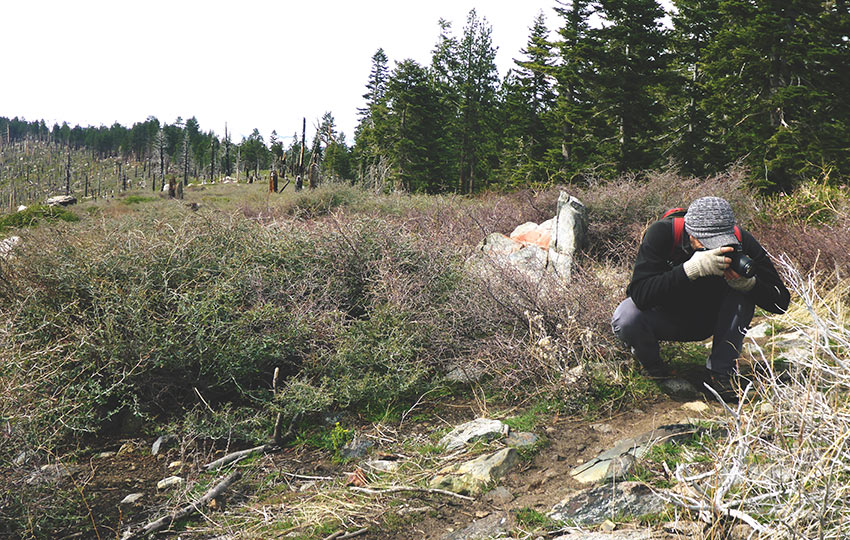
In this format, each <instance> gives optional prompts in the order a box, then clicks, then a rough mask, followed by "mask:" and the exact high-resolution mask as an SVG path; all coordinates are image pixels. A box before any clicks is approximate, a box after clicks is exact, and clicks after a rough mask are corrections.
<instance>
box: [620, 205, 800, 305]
mask: <svg viewBox="0 0 850 540" xmlns="http://www.w3.org/2000/svg"><path fill="white" fill-rule="evenodd" d="M741 245H742V247H743V249H744V253H746V254H747V255H748V256H749V257H750V258H752V259H753V262H754V264H755V267H756V274H755V275H756V285H755V287H753V289H752V290H751V291H749V292H748V293H746V295H747V296H748V297H750V298H751V299H752V300H753V302H754V303H755V304H756V305H757V306H759V307H761V308H763V309H765V310H767V311H770V312H771V313H784V312H785V310H787V309H788V303H789V301H790V298H791V295H790V294H789V293H788V289H787V288H786V287H785V285H784V284H783V283H782V279H781V278H780V277H779V274H778V273H777V272H776V268H775V267H774V266H773V263H772V262H771V261H770V257H768V255H767V252H766V251H765V250H764V248H763V247H761V245H760V244H759V243H758V241H757V240H756V239H755V238H753V235H751V234H750V233H748V232H747V231H745V230H743V229H741ZM692 254H693V250H692V249H691V247H690V243H689V241H688V233H687V232H684V231H683V232H682V241H681V245H679V246H676V247H675V249H674V248H673V218H672V217H668V218H665V219H662V220H660V221H656V222H655V223H653V224H652V225H650V226H649V229H647V231H646V234H644V236H643V240H642V241H641V243H640V249H639V250H638V255H637V259H636V260H635V266H634V271H633V273H632V280H631V282H630V283H629V287H628V289H626V294H628V295H629V296H631V298H632V301H633V302H634V303H635V305H636V306H637V307H638V309H641V310H646V309H651V308H653V307H658V306H660V307H663V308H668V309H671V310H674V311H682V312H688V311H691V310H693V308H694V306H702V308H703V309H707V310H712V309H713V308H715V307H718V306H719V305H720V302H721V301H722V300H723V297H724V296H725V294H726V292H728V291H729V290H731V288H730V287H729V285H727V284H726V280H725V279H724V278H723V277H722V276H710V277H702V278H697V279H695V280H693V281H691V280H689V279H688V276H687V275H686V274H685V269H684V268H683V267H682V264H683V263H684V262H685V261H687V260H688V259H689V258H690V257H691V255H692Z"/></svg>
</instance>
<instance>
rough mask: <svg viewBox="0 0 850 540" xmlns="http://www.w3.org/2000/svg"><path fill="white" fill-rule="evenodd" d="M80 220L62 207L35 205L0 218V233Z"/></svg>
mask: <svg viewBox="0 0 850 540" xmlns="http://www.w3.org/2000/svg"><path fill="white" fill-rule="evenodd" d="M79 220H80V218H79V217H78V216H77V214H75V213H74V212H72V211H70V210H68V209H67V208H65V207H63V206H46V205H40V204H36V205H33V206H29V207H27V209H26V210H22V211H20V212H15V213H14V214H6V215H4V216H0V232H6V231H7V230H9V229H21V228H25V227H35V226H37V225H39V224H41V223H50V222H53V221H67V222H74V221H79Z"/></svg>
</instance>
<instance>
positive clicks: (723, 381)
mask: <svg viewBox="0 0 850 540" xmlns="http://www.w3.org/2000/svg"><path fill="white" fill-rule="evenodd" d="M742 382H743V383H744V385H746V381H744V380H742V377H741V376H740V375H737V374H735V373H720V372H718V371H711V370H706V375H705V379H704V380H703V392H705V394H706V396H707V397H709V398H711V399H717V397H716V396H715V395H714V394H713V393H712V392H711V391H710V390H709V389H708V388H705V386H710V387H711V388H712V389H714V391H715V392H717V394H718V395H719V396H720V399H722V400H723V401H724V402H725V403H729V404H737V403H738V399H739V393H740V391H741V388H742V384H741V383H742Z"/></svg>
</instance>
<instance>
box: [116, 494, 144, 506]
mask: <svg viewBox="0 0 850 540" xmlns="http://www.w3.org/2000/svg"><path fill="white" fill-rule="evenodd" d="M144 496H145V494H144V493H130V494H129V495H127V496H126V497H124V498H123V499H121V502H120V503H118V504H133V503H134V502H136V501H138V500H139V499H141V498H142V497H144Z"/></svg>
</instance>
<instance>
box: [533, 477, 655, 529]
mask: <svg viewBox="0 0 850 540" xmlns="http://www.w3.org/2000/svg"><path fill="white" fill-rule="evenodd" d="M665 506H666V504H665V502H664V501H663V500H662V499H661V498H660V497H658V496H657V495H656V494H655V493H654V492H653V491H652V489H651V488H650V487H648V486H646V485H645V484H642V483H640V482H622V483H618V484H606V485H603V486H599V487H595V488H592V489H586V490H584V491H579V492H578V493H574V494H572V495H570V496H569V497H567V498H566V499H564V500H563V501H561V502H559V503H558V504H556V505H555V506H554V508H552V512H551V513H549V517H550V518H552V519H555V520H558V521H568V520H569V521H571V522H573V523H576V524H578V525H598V524H599V523H602V522H603V521H605V520H606V519H608V518H609V517H611V516H617V515H629V516H643V515H646V514H657V513H659V512H661V511H663V510H664V508H665Z"/></svg>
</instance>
